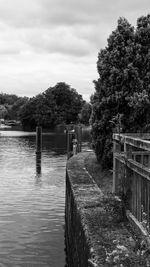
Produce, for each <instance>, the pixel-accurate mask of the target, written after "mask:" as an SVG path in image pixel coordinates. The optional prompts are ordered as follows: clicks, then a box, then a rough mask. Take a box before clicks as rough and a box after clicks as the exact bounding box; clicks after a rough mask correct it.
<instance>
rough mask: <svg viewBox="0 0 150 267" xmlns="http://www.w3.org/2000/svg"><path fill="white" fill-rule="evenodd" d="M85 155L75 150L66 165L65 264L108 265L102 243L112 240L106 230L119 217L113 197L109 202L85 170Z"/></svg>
mask: <svg viewBox="0 0 150 267" xmlns="http://www.w3.org/2000/svg"><path fill="white" fill-rule="evenodd" d="M86 155H87V153H79V154H78V155H76V156H74V157H72V158H71V159H70V160H69V161H68V163H67V168H66V210H65V221H66V230H65V235H66V251H67V259H68V266H69V267H92V266H93V267H96V266H97V267H100V266H108V265H105V260H106V249H105V245H106V244H105V243H108V244H107V245H108V246H109V245H110V243H112V240H111V238H110V239H109V237H108V232H107V231H108V228H109V227H113V226H112V223H113V224H116V223H117V222H118V221H120V220H122V207H121V205H120V203H119V205H118V200H116V199H115V198H113V199H112V201H111V204H110V197H109V199H108V197H106V196H104V195H103V193H102V192H101V190H100V189H99V187H98V186H97V184H96V183H95V182H94V180H93V179H92V177H91V176H90V175H89V173H88V172H87V171H86V169H85V167H84V159H85V156H86ZM116 202H117V209H116V210H117V212H116V215H115V209H114V207H116ZM104 207H105V208H104ZM112 211H113V216H112ZM118 231H119V229H118ZM118 233H119V232H118Z"/></svg>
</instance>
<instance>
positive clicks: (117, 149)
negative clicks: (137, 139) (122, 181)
mask: <svg viewBox="0 0 150 267" xmlns="http://www.w3.org/2000/svg"><path fill="white" fill-rule="evenodd" d="M116 152H118V153H119V152H121V144H120V143H118V142H117V141H116V140H115V138H114V134H113V187H112V193H117V185H118V178H119V177H118V176H119V175H118V174H119V164H118V160H117V159H116Z"/></svg>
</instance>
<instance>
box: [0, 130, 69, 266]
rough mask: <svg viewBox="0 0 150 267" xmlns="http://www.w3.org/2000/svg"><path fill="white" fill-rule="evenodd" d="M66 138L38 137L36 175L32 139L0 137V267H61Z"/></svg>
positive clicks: (18, 135) (28, 135)
mask: <svg viewBox="0 0 150 267" xmlns="http://www.w3.org/2000/svg"><path fill="white" fill-rule="evenodd" d="M65 150H66V137H65V135H63V134H58V133H57V134H56V133H51V134H49V135H44V136H43V153H42V173H41V175H36V164H35V161H36V158H35V134H34V133H32V134H31V133H24V132H10V131H3V132H2V131H1V134H0V267H5V266H7V267H20V266H22V267H34V266H36V267H49V266H50V267H64V266H65V253H64V203H65V167H66V151H65Z"/></svg>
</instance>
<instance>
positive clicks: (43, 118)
mask: <svg viewBox="0 0 150 267" xmlns="http://www.w3.org/2000/svg"><path fill="white" fill-rule="evenodd" d="M83 102H84V101H83V99H82V96H81V95H80V94H78V93H77V92H76V90H75V89H73V88H70V86H69V85H68V84H66V83H64V82H60V83H57V84H56V85H55V86H54V87H49V88H48V89H47V90H46V91H45V92H43V93H42V94H39V95H37V96H36V97H33V98H31V99H30V100H29V101H28V102H27V103H26V104H25V105H24V106H23V108H22V110H21V113H20V119H21V122H22V125H23V127H24V128H25V129H26V128H28V127H30V128H31V129H35V127H36V125H40V126H42V127H43V128H45V129H49V128H54V127H55V126H56V125H58V124H69V123H77V121H78V114H79V112H80V111H81V108H82V105H83Z"/></svg>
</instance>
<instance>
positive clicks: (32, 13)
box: [0, 0, 149, 98]
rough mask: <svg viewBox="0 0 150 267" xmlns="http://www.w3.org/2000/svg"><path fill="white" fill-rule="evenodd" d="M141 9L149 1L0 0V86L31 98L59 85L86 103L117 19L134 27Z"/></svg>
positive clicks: (142, 12) (142, 9) (141, 12)
mask: <svg viewBox="0 0 150 267" xmlns="http://www.w3.org/2000/svg"><path fill="white" fill-rule="evenodd" d="M147 10H149V0H143V1H141V0H132V1H131V0H126V1H124V0H111V1H108V0H105V1H103V0H13V1H12V0H0V32H1V34H0V69H1V72H0V87H1V88H2V89H5V91H7V92H10V88H11V92H12V91H13V93H15V92H16V94H21V95H34V94H36V92H37V93H40V91H42V90H45V89H46V88H48V87H49V86H51V85H55V84H56V83H57V82H58V81H65V82H67V83H68V84H70V85H71V86H72V87H74V88H76V89H77V90H78V91H79V92H80V93H81V94H83V95H84V96H85V97H86V98H87V97H88V95H90V94H92V93H93V91H94V86H93V83H92V81H93V80H94V79H97V70H96V61H97V54H98V52H99V50H100V49H102V48H104V47H105V46H106V45H107V38H108V36H109V35H110V34H111V32H112V31H113V30H115V28H116V26H117V20H118V18H119V17H120V16H124V17H126V18H127V19H128V21H129V22H130V23H131V24H133V25H135V24H136V20H137V18H138V17H140V16H141V15H147ZM1 88H0V90H1Z"/></svg>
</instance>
